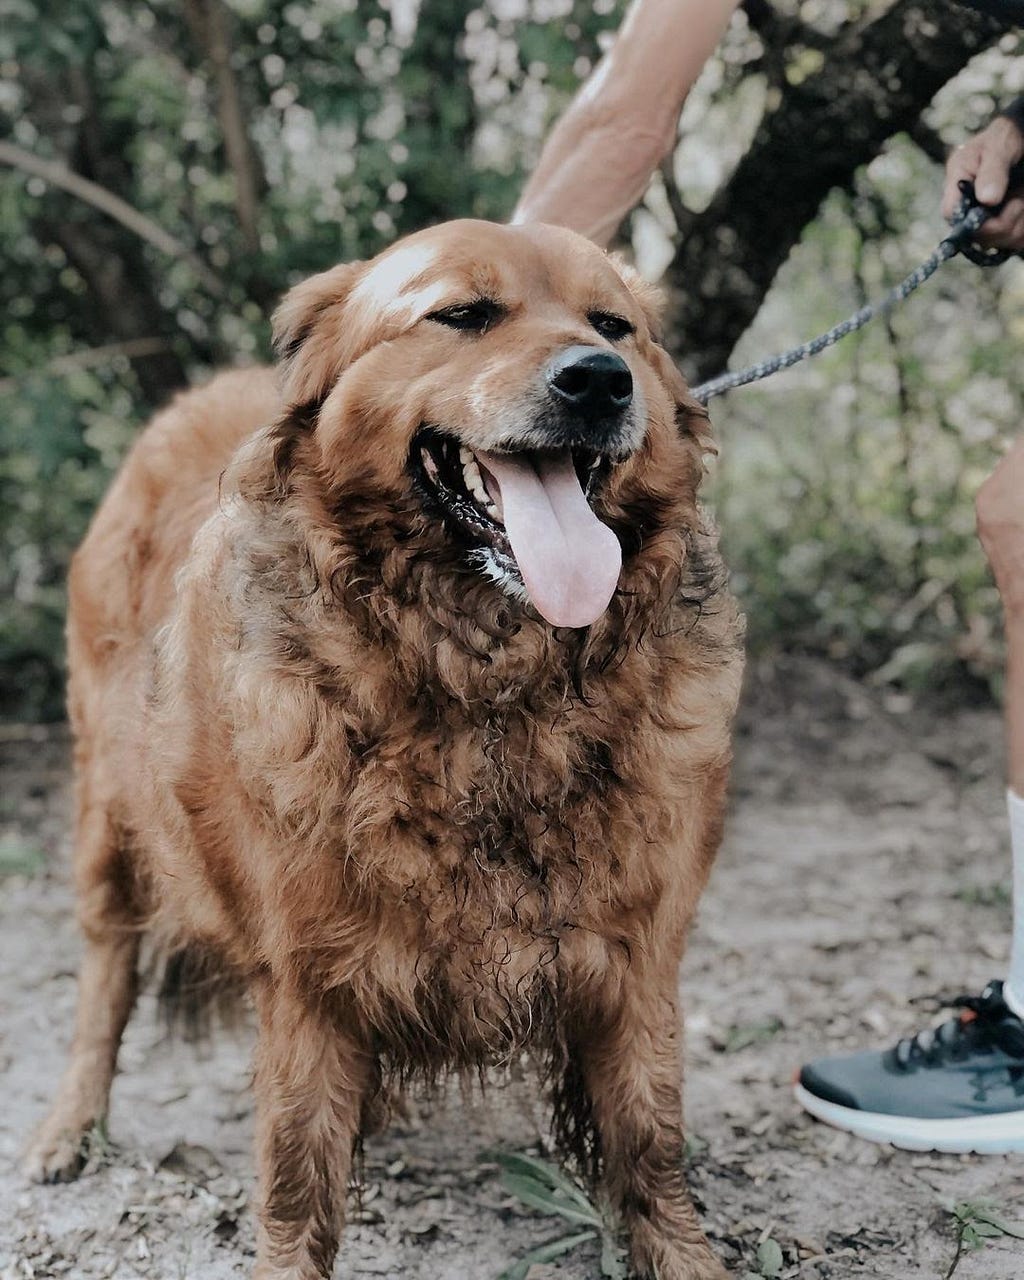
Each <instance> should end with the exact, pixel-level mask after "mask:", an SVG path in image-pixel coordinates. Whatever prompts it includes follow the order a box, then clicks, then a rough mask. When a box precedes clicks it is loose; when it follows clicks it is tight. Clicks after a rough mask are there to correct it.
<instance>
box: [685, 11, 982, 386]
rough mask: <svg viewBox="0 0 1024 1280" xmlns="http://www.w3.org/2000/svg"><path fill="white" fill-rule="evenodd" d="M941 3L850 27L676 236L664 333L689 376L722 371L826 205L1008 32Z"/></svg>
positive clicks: (790, 89) (788, 92)
mask: <svg viewBox="0 0 1024 1280" xmlns="http://www.w3.org/2000/svg"><path fill="white" fill-rule="evenodd" d="M950 9H951V6H950V5H949V4H948V3H947V0H897V3H896V4H894V5H892V7H891V8H889V9H888V10H887V12H886V13H884V14H883V15H882V16H881V17H878V18H876V19H875V20H874V21H868V22H865V23H859V24H856V25H853V26H851V27H850V28H849V29H848V30H847V31H845V32H844V33H842V34H840V35H839V36H838V37H837V39H836V40H835V42H834V43H833V44H832V46H831V47H830V48H829V49H828V52H827V53H826V61H825V64H824V66H823V67H822V69H821V70H820V71H819V72H817V73H816V74H814V75H812V76H810V77H808V79H806V80H804V81H803V82H802V83H801V84H798V85H786V86H784V89H783V92H782V94H781V96H780V99H779V103H778V106H777V107H775V108H774V109H769V111H768V112H767V113H766V115H765V117H764V119H763V121H762V122H761V127H760V129H759V130H758V132H757V135H756V137H755V138H754V141H753V143H752V144H751V146H750V148H749V150H748V151H747V153H746V155H745V156H744V157H743V159H742V160H741V161H740V163H739V165H738V166H737V168H736V171H735V172H734V173H733V175H732V177H731V178H730V179H729V181H728V182H727V183H726V184H725V185H724V186H723V187H722V189H721V190H720V191H719V192H718V193H717V195H716V196H715V198H714V199H713V200H712V202H711V204H710V205H709V206H708V208H707V209H705V210H704V211H703V212H702V213H700V214H698V215H696V216H694V217H693V218H692V219H689V220H688V221H687V225H685V226H684V227H683V228H681V231H682V235H681V239H680V244H679V250H678V252H677V254H676V256H675V258H674V260H673V261H672V263H671V264H670V266H669V268H668V271H667V272H666V277H665V284H666V286H667V288H668V291H669V295H670V300H671V314H670V318H669V324H668V332H669V333H670V334H671V335H672V342H673V346H674V348H675V350H676V352H677V353H678V354H680V356H681V357H682V358H683V359H684V361H685V363H686V365H687V367H688V372H689V373H690V375H691V376H692V377H693V378H694V379H695V380H702V379H704V378H707V377H711V376H713V375H715V374H718V373H720V372H722V370H723V369H724V368H725V366H726V362H727V361H728V359H729V355H730V354H731V352H732V349H733V347H734V346H735V344H736V342H737V341H738V340H739V338H740V336H741V335H742V334H743V332H744V331H745V330H746V329H747V327H748V326H749V325H750V323H751V321H752V320H753V319H754V317H755V315H756V314H757V312H758V309H759V308H760V306H761V303H762V301H763V300H764V296H765V294H766V293H767V292H768V289H769V287H770V286H771V283H772V281H773V280H774V279H775V273H776V272H777V271H778V269H779V267H780V266H781V265H782V263H783V262H784V261H785V260H786V258H787V256H788V255H789V252H790V250H791V249H792V248H793V246H794V245H795V244H796V242H797V241H798V240H799V238H800V236H801V234H802V232H803V229H804V227H805V226H806V225H807V224H808V223H809V222H810V221H812V219H813V218H814V217H815V215H816V214H817V212H818V208H819V206H820V205H821V202H822V201H823V200H824V198H825V196H826V195H828V193H829V192H830V191H831V190H832V189H833V188H835V187H842V188H847V187H849V186H850V183H851V182H852V180H853V177H854V174H855V172H856V170H857V169H858V168H859V167H860V166H861V165H863V164H866V163H867V162H868V161H869V160H871V159H873V158H874V157H875V156H876V155H878V153H879V151H881V149H882V147H883V145H884V144H885V142H886V140H887V139H888V138H890V137H892V136H893V135H894V134H896V133H900V132H902V131H904V130H912V129H913V128H914V127H915V125H916V122H917V120H918V117H919V116H920V114H921V112H922V111H923V110H924V108H925V107H926V106H927V105H928V103H929V102H930V101H931V100H932V98H933V97H934V96H935V94H936V93H937V92H938V90H939V89H941V88H942V86H943V85H944V84H945V83H946V81H947V80H949V79H951V78H952V77H953V76H954V75H956V74H957V72H958V71H960V70H961V68H962V67H963V66H964V65H965V64H966V63H967V62H968V61H969V60H970V59H971V58H972V57H973V56H974V55H975V54H976V53H978V52H979V51H980V50H981V49H984V48H985V47H987V46H988V45H990V44H992V43H993V42H994V41H995V40H996V39H997V38H998V36H999V35H1000V34H1001V33H1002V32H1003V30H1004V28H1003V27H1002V26H1001V25H1000V24H999V23H998V22H995V21H994V20H992V19H990V18H986V17H982V16H981V15H977V14H971V13H967V12H965V11H963V10H959V9H957V10H954V11H953V12H952V13H951V12H950Z"/></svg>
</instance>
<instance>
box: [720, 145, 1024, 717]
mask: <svg viewBox="0 0 1024 1280" xmlns="http://www.w3.org/2000/svg"><path fill="white" fill-rule="evenodd" d="M896 175H898V178H899V181H896ZM938 179H939V174H938V171H937V169H936V167H935V166H934V165H933V164H931V163H930V162H929V161H927V160H926V159H925V157H924V156H923V155H922V154H921V153H920V152H919V151H917V150H916V148H915V147H914V146H913V144H912V143H911V142H910V141H909V139H906V138H897V139H896V140H894V142H893V144H892V145H891V146H890V147H889V149H888V151H887V152H886V154H885V155H884V156H883V157H881V158H880V159H879V160H878V161H877V162H875V163H874V164H872V165H870V166H869V167H868V169H867V170H866V171H865V172H863V173H862V174H861V175H860V176H859V178H858V184H857V191H856V192H855V194H854V196H853V198H852V199H851V198H850V197H848V196H846V195H844V194H840V193H836V194H834V195H833V197H832V198H831V199H830V200H829V201H828V202H827V204H826V206H825V208H824V209H823V210H822V213H821V215H820V216H819V218H818V219H817V221H816V222H815V223H814V224H812V226H811V227H809V228H808V230H807V233H806V234H805V236H804V239H803V242H802V243H801V245H800V246H799V247H798V249H797V250H796V252H795V253H794V254H793V255H792V258H791V259H790V261H789V262H788V263H787V264H786V266H785V267H784V268H783V270H782V272H780V275H779V278H778V280H777V281H776V284H775V286H774V288H773V290H772V291H771V293H770V294H769V296H768V298H767V300H766V302H765V304H764V307H763V309H762V312H761V315H760V316H759V317H758V321H757V323H756V324H755V325H754V326H753V328H752V329H751V331H750V332H749V333H748V334H747V335H746V336H745V338H744V340H743V342H742V343H741V345H740V348H739V350H738V351H737V353H736V355H735V357H734V362H735V363H737V364H740V363H745V362H746V361H747V360H748V359H751V358H758V357H759V356H761V355H763V354H764V353H766V352H769V351H774V350H777V349H781V348H783V347H785V346H786V345H787V344H788V343H789V342H790V341H791V340H797V341H798V340H800V339H801V338H804V337H807V336H809V335H812V334H814V333H816V332H819V331H820V330H822V329H824V328H826V327H827V326H828V325H830V324H832V323H833V322H834V321H835V320H837V319H840V318H842V317H843V316H844V315H847V314H849V313H850V312H852V311H853V310H855V309H856V308H857V307H858V306H859V305H861V303H862V302H863V301H864V298H865V297H866V296H871V297H875V296H878V295H880V294H881V293H882V292H883V291H884V290H885V289H886V288H888V287H889V285H890V284H892V283H894V282H895V280H896V279H898V278H899V277H901V276H902V275H904V274H905V273H906V272H907V271H908V270H909V269H910V268H911V267H912V266H913V265H915V264H916V262H917V261H919V260H920V259H921V258H922V257H924V255H925V254H926V253H927V252H928V251H929V248H930V247H932V245H933V244H934V243H937V242H938V240H939V239H940V238H941V236H942V229H943V228H942V223H941V220H940V219H939V218H938V215H937V208H938V190H939V181H938ZM879 202H881V204H880V203H879ZM818 281H827V282H828V288H818V287H815V286H816V282H818ZM1022 300H1024V277H1022V272H1021V267H1020V264H1017V263H1014V264H1012V265H1010V266H1008V267H1006V268H1004V269H1003V271H1002V272H1001V273H996V275H992V274H989V273H983V272H982V271H981V270H980V269H978V268H976V267H974V266H972V265H970V264H968V263H967V262H966V261H963V260H959V261H956V262H954V263H953V264H951V265H948V266H947V267H945V268H944V269H943V271H942V272H940V274H939V276H938V277H936V278H935V279H934V280H933V281H931V282H929V284H928V285H926V286H925V289H924V290H922V292H921V293H919V294H917V295H915V297H914V298H912V299H911V300H910V301H909V302H908V303H906V304H905V305H904V306H903V307H902V308H901V309H900V310H899V311H898V312H897V313H896V314H895V315H894V317H893V318H892V320H891V322H890V324H889V325H888V326H887V325H886V324H885V323H884V322H875V324H874V325H872V326H869V327H868V329H866V330H864V331H862V332H861V333H860V334H857V335H855V336H854V337H851V338H849V339H847V340H846V341H845V342H843V343H841V344H840V345H839V346H838V347H837V348H833V349H832V350H831V351H829V352H827V353H825V354H824V355H822V356H819V357H817V358H816V359H815V360H814V361H813V362H812V364H811V365H809V366H804V367H803V368H801V369H800V370H796V371H793V372H791V373H789V374H787V375H784V376H782V377H779V378H778V379H775V380H772V381H771V382H769V383H766V384H764V387H763V389H762V388H756V389H750V390H749V391H743V392H739V393H733V394H732V395H730V396H729V397H727V398H726V402H725V403H724V404H721V407H718V406H713V409H714V417H715V420H716V424H717V426H718V431H719V436H720V439H721V441H722V455H721V459H720V462H719V464H718V466H717V468H716V475H715V477H714V483H713V486H712V494H713V506H714V509H715V511H716V515H717V519H718V522H719V524H720V526H721V528H722V531H723V547H724V550H725V553H726V557H727V559H728V561H729V563H730V565H731V566H732V568H733V570H734V584H735V586H736V588H737V590H738V591H739V593H740V595H741V597H742V599H743V600H744V602H745V603H746V606H747V611H748V615H749V623H750V630H749V634H750V641H751V644H752V646H753V647H754V648H755V649H760V650H770V649H772V648H775V647H780V648H783V649H788V650H797V651H805V652H813V653H818V654H824V655H826V656H828V657H830V658H832V659H834V660H837V661H839V662H841V663H842V664H844V665H845V666H846V667H847V668H849V669H850V670H852V671H853V672H855V673H856V674H858V675H867V676H870V677H871V678H872V679H874V680H875V681H876V682H878V683H888V684H896V685H900V686H902V687H904V688H908V689H911V690H919V689H922V688H925V687H929V688H935V687H939V686H945V687H957V688H960V689H963V688H964V687H965V686H964V679H965V676H967V677H969V678H970V679H969V681H968V683H970V680H973V682H974V683H976V684H977V683H980V684H982V685H985V684H987V685H989V686H991V687H992V689H993V690H994V691H995V692H997V693H998V692H999V687H1000V681H1001V672H1002V650H1001V642H1000V610H999V600H998V595H997V593H996V590H995V586H994V584H993V582H992V579H991V576H990V574H989V571H988V568H987V565H986V564H985V561H984V557H983V555H982V551H981V548H980V544H979V542H978V539H977V535H976V531H975V513H974V499H975V495H976V493H977V490H978V488H979V487H980V485H981V482H982V481H983V480H984V478H985V477H986V475H988V473H989V472H990V471H991V470H992V468H993V467H994V466H995V465H996V462H997V461H998V458H999V457H1000V455H1001V453H1002V451H1003V448H1004V447H1005V445H1006V444H1007V443H1008V442H1009V441H1010V440H1011V439H1012V438H1013V436H1014V435H1015V434H1016V433H1017V431H1018V430H1019V424H1020V420H1021V389H1022V380H1021V375H1020V365H1019V361H1018V360H1017V357H1016V355H1015V352H1016V350H1017V348H1018V344H1019V341H1020V336H1021V326H1022V323H1024V318H1022V310H1021V305H1022Z"/></svg>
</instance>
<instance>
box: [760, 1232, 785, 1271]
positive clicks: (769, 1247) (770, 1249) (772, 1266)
mask: <svg viewBox="0 0 1024 1280" xmlns="http://www.w3.org/2000/svg"><path fill="white" fill-rule="evenodd" d="M784 1265H785V1264H784V1260H783V1257H782V1249H781V1247H780V1245H779V1244H778V1242H777V1241H776V1240H773V1239H772V1238H771V1236H769V1237H768V1239H767V1240H762V1241H761V1243H760V1244H759V1245H758V1246H757V1274H758V1275H760V1276H763V1277H764V1280H775V1278H776V1277H777V1276H780V1275H781V1274H782V1268H783V1266H784Z"/></svg>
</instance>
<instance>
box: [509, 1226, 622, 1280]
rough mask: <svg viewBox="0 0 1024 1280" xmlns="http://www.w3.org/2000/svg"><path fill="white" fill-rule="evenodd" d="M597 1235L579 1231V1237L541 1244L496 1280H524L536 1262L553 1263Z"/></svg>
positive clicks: (566, 1237)
mask: <svg viewBox="0 0 1024 1280" xmlns="http://www.w3.org/2000/svg"><path fill="white" fill-rule="evenodd" d="M596 1238H597V1233H596V1232H594V1231H581V1232H580V1233H579V1235H575V1236H563V1237H562V1239H561V1240H552V1241H551V1242H550V1243H549V1244H542V1245H541V1246H540V1248H538V1249H532V1250H531V1251H530V1252H529V1253H526V1254H524V1255H523V1256H522V1257H521V1258H520V1259H519V1261H518V1262H514V1263H513V1264H512V1266H511V1267H508V1268H506V1269H505V1270H504V1271H503V1272H502V1273H501V1275H500V1276H497V1277H496V1280H526V1273H527V1272H528V1271H529V1270H530V1268H531V1267H532V1266H534V1265H535V1264H536V1263H538V1262H553V1261H554V1260H555V1258H560V1257H561V1256H562V1254H563V1253H569V1252H570V1251H571V1250H573V1249H576V1248H578V1247H579V1246H580V1245H581V1244H586V1243H587V1241H588V1240H595V1239H596Z"/></svg>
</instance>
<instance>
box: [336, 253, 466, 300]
mask: <svg viewBox="0 0 1024 1280" xmlns="http://www.w3.org/2000/svg"><path fill="white" fill-rule="evenodd" d="M438 257H439V253H438V250H437V249H436V248H434V247H431V246H430V245H427V244H408V245H402V246H400V247H399V248H397V249H395V250H394V251H393V252H392V253H389V254H387V255H386V256H385V257H383V258H382V259H381V260H380V262H378V263H377V264H376V266H374V267H371V269H370V270H369V271H368V272H367V273H366V275H364V276H363V278H362V280H360V281H359V283H358V284H357V285H356V287H355V289H353V291H352V297H351V303H352V304H353V305H355V306H357V307H358V306H364V307H368V308H371V309H372V310H373V311H374V312H375V313H376V314H378V315H381V314H383V315H388V316H394V315H401V314H407V315H409V316H410V317H411V316H412V315H413V314H414V313H417V312H421V311H424V310H429V309H430V308H431V307H433V306H436V305H437V303H439V302H440V301H441V300H442V298H444V297H445V296H447V295H449V294H450V293H451V292H452V290H453V288H455V284H454V282H453V281H452V280H450V279H442V280H434V281H431V283H429V284H424V285H421V286H419V287H418V288H414V287H412V286H413V285H414V283H415V281H417V280H419V279H420V277H421V276H422V275H423V274H424V273H425V272H426V271H428V270H429V269H430V268H431V267H432V266H433V265H434V263H435V262H436V261H437V259H438Z"/></svg>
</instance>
